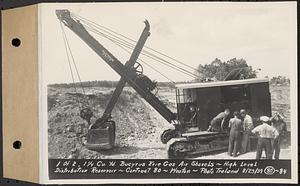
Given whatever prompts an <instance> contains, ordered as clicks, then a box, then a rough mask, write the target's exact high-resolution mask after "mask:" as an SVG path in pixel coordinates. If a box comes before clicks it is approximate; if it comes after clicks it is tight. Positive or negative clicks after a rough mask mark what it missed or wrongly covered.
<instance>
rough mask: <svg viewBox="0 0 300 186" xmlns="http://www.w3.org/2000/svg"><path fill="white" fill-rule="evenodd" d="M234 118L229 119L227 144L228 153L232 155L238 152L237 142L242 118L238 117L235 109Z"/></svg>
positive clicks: (241, 127) (234, 155)
mask: <svg viewBox="0 0 300 186" xmlns="http://www.w3.org/2000/svg"><path fill="white" fill-rule="evenodd" d="M233 116H234V118H231V119H230V120H229V126H228V127H229V128H230V133H229V146H228V155H229V156H232V155H233V157H236V156H237V153H238V152H239V142H240V136H241V132H242V130H243V123H242V120H241V119H239V118H238V116H239V113H238V112H237V111H236V112H234V113H233Z"/></svg>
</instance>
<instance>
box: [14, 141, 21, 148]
mask: <svg viewBox="0 0 300 186" xmlns="http://www.w3.org/2000/svg"><path fill="white" fill-rule="evenodd" d="M21 146H22V143H21V141H15V142H14V143H13V147H14V149H20V148H21Z"/></svg>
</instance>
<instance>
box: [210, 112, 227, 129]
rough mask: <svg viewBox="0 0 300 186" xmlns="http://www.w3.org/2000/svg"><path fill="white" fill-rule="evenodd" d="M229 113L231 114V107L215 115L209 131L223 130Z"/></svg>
mask: <svg viewBox="0 0 300 186" xmlns="http://www.w3.org/2000/svg"><path fill="white" fill-rule="evenodd" d="M229 114H230V110H229V109H225V110H224V112H221V113H220V114H218V115H217V116H216V117H214V118H213V119H212V120H211V122H210V125H209V127H208V129H207V131H208V132H220V131H223V125H224V122H225V120H226V118H227V117H228V116H229Z"/></svg>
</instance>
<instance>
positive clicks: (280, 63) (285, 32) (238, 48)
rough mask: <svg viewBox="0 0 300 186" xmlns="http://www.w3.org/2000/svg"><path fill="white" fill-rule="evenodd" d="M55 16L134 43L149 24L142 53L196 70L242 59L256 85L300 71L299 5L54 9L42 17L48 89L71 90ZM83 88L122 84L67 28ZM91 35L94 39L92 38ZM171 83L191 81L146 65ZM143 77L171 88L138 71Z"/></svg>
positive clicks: (116, 51) (123, 57)
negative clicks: (73, 17) (77, 19)
mask: <svg viewBox="0 0 300 186" xmlns="http://www.w3.org/2000/svg"><path fill="white" fill-rule="evenodd" d="M56 9H69V10H70V11H71V12H73V13H75V14H77V15H80V16H81V17H84V18H86V19H88V20H91V21H93V22H96V23H98V24H101V25H103V26H106V27H108V28H110V29H112V30H114V31H117V32H119V33H122V34H123V35H126V36H128V37H130V38H132V39H134V40H137V39H138V38H139V36H140V34H141V32H142V30H143V28H144V23H143V22H144V20H145V19H147V20H148V21H149V23H150V27H151V29H150V32H151V35H150V37H149V38H148V39H147V42H146V46H148V47H151V48H153V49H155V50H158V51H160V52H162V53H164V54H167V55H169V56H172V57H173V58H175V59H178V60H180V61H182V62H184V63H186V64H188V65H189V66H192V67H194V68H197V66H198V65H199V64H207V63H210V62H212V61H213V60H214V59H215V58H219V59H221V60H222V61H227V60H229V59H231V58H243V59H245V60H246V61H247V63H248V65H251V66H252V67H253V68H254V69H258V68H260V69H262V70H261V71H260V72H259V74H258V75H259V77H265V76H268V77H273V76H278V75H282V76H287V77H291V75H292V74H295V71H296V63H297V27H296V23H297V13H296V3H293V2H289V3H287V2H285V3H279V2H277V3H163V2H161V3H72V4H65V3H56V4H54V3H52V4H42V5H41V10H40V22H39V24H40V28H41V29H40V33H39V36H40V41H39V42H40V45H41V50H40V60H41V63H42V66H43V67H42V68H43V69H42V71H43V74H45V75H44V77H43V78H44V80H45V81H46V82H47V83H65V82H72V78H71V75H70V70H69V66H68V61H67V57H66V51H65V48H64V42H63V37H62V31H61V27H60V23H59V21H58V19H57V17H56V15H55V10H56ZM64 29H65V32H66V35H67V37H68V41H69V43H70V47H71V50H72V53H73V55H74V59H75V62H76V64H77V67H78V71H79V73H80V76H81V80H82V81H93V80H119V78H120V77H119V75H118V74H117V73H116V72H114V71H113V70H112V69H111V68H110V67H109V66H108V65H107V64H106V63H105V62H104V61H103V60H102V59H101V58H100V57H99V56H97V55H96V54H95V53H94V52H93V51H92V50H91V49H90V48H89V47H88V46H87V45H86V44H85V43H84V42H83V41H82V40H81V39H79V38H78V36H76V35H75V34H74V33H73V32H71V31H70V30H69V29H68V28H66V27H64ZM92 35H93V34H92ZM95 38H96V39H97V40H99V42H100V43H101V44H103V45H104V46H105V47H107V48H108V49H109V51H110V52H111V53H112V54H113V55H114V56H115V57H117V58H118V59H119V60H120V61H121V62H122V63H125V62H126V61H127V60H128V59H129V57H130V55H129V54H127V53H126V52H124V51H123V50H122V49H120V48H119V47H118V46H115V45H113V44H112V43H110V42H108V41H107V40H105V39H103V38H101V37H98V36H97V37H95ZM142 59H143V60H144V61H146V62H147V63H148V64H151V65H152V66H153V67H155V68H156V69H158V70H159V71H160V72H162V73H163V74H164V75H166V76H167V77H169V78H170V79H171V80H173V81H188V80H192V78H191V77H189V76H187V75H185V74H182V73H180V72H177V71H174V70H172V69H170V68H169V67H166V66H164V65H161V64H159V63H157V62H155V61H153V60H151V59H149V58H146V57H143V58H142ZM143 67H144V73H145V74H146V75H148V76H149V77H150V78H151V79H154V80H157V81H168V80H167V79H166V78H165V77H163V76H161V75H160V74H158V73H157V72H155V71H153V70H152V69H151V68H149V67H147V66H145V65H143Z"/></svg>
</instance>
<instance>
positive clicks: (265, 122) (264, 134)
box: [252, 116, 279, 159]
mask: <svg viewBox="0 0 300 186" xmlns="http://www.w3.org/2000/svg"><path fill="white" fill-rule="evenodd" d="M259 120H260V121H261V125H259V126H257V127H255V128H254V129H253V130H252V133H254V134H256V135H258V141H257V151H256V159H260V158H261V154H262V151H263V149H265V153H266V158H267V159H272V145H271V140H272V139H275V138H277V137H278V136H279V134H278V132H277V130H276V129H275V128H274V127H272V126H270V119H269V117H267V116H261V117H260V118H259Z"/></svg>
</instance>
